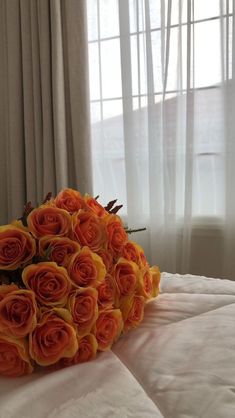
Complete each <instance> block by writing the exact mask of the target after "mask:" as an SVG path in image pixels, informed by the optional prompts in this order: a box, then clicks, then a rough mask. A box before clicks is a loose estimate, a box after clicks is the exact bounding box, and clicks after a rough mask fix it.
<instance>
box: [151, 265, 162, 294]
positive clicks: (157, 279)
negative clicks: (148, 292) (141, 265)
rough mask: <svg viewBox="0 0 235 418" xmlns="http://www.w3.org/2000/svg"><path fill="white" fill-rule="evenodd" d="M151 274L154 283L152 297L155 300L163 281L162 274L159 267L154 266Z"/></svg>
mask: <svg viewBox="0 0 235 418" xmlns="http://www.w3.org/2000/svg"><path fill="white" fill-rule="evenodd" d="M150 274H151V277H152V283H153V291H152V297H153V298H155V297H156V296H157V295H158V293H159V284H160V280H161V272H160V270H159V268H158V267H157V266H152V267H151V268H150Z"/></svg>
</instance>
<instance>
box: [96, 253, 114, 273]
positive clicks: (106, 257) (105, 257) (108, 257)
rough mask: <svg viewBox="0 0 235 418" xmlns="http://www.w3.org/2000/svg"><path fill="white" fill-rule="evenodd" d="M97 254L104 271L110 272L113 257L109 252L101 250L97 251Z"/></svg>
mask: <svg viewBox="0 0 235 418" xmlns="http://www.w3.org/2000/svg"><path fill="white" fill-rule="evenodd" d="M97 254H98V255H99V256H100V257H101V258H102V260H103V263H104V265H105V267H106V271H107V272H108V271H110V270H111V268H112V267H113V256H112V254H111V253H110V251H108V250H104V249H101V250H100V251H97Z"/></svg>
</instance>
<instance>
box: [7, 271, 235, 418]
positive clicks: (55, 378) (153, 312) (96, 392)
mask: <svg viewBox="0 0 235 418" xmlns="http://www.w3.org/2000/svg"><path fill="white" fill-rule="evenodd" d="M0 417H1V418H10V417H19V418H39V417H40V418H41V417H50V418H75V417H79V418H91V417H92V418H112V417H114V418H150V417H151V418H153V417H156V418H158V417H166V418H189V417H197V418H199V417H200V418H234V417H235V282H232V281H228V280H219V279H207V278H203V277H197V276H190V275H187V276H180V275H171V274H166V273H164V274H163V275H162V282H161V295H160V296H159V297H158V298H157V299H156V300H155V301H153V302H151V303H149V305H148V306H147V307H146V314H145V319H144V321H143V323H142V324H141V326H140V327H139V328H138V329H136V330H133V331H131V332H129V333H128V334H127V335H125V336H123V337H122V338H121V339H120V340H119V341H118V342H117V343H116V344H115V345H114V347H113V351H111V352H107V353H101V354H100V355H99V356H98V358H97V359H96V360H94V361H93V362H91V363H85V364H82V365H78V366H73V367H69V368H67V369H63V370H60V371H57V372H53V373H48V374H46V373H45V372H42V373H36V374H33V375H32V376H30V377H25V378H19V379H6V378H0Z"/></svg>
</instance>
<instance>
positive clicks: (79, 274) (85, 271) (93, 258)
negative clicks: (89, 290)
mask: <svg viewBox="0 0 235 418" xmlns="http://www.w3.org/2000/svg"><path fill="white" fill-rule="evenodd" d="M68 272H69V276H70V278H71V280H72V281H73V283H74V284H75V285H76V286H79V287H90V286H91V287H97V286H98V285H99V284H100V283H101V282H102V281H103V280H104V278H105V274H106V269H105V265H104V263H103V261H102V259H101V257H99V256H98V255H97V254H95V253H93V252H92V251H91V250H90V249H89V248H88V247H83V248H82V249H81V251H80V253H78V254H74V255H73V256H72V257H71V259H70V262H69V265H68Z"/></svg>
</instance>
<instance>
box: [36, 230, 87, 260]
mask: <svg viewBox="0 0 235 418" xmlns="http://www.w3.org/2000/svg"><path fill="white" fill-rule="evenodd" d="M80 248H81V247H80V245H79V244H78V243H77V242H75V241H72V240H71V239H69V238H67V237H44V238H41V239H40V240H39V255H40V256H41V257H46V256H47V257H48V259H49V260H51V261H54V262H55V263H57V264H58V265H59V266H64V267H67V266H68V263H69V260H70V258H71V256H72V255H73V254H75V253H77V252H78V251H80Z"/></svg>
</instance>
